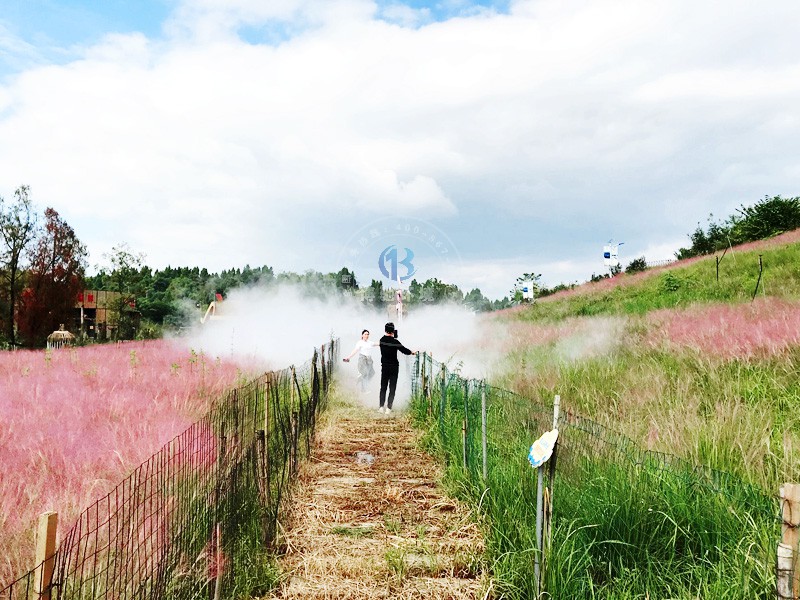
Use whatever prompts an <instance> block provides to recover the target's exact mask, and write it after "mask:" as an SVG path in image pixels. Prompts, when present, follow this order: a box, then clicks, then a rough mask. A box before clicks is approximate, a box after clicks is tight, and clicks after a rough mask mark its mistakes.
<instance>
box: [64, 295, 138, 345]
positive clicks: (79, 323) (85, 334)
mask: <svg viewBox="0 0 800 600" xmlns="http://www.w3.org/2000/svg"><path fill="white" fill-rule="evenodd" d="M121 296H122V295H121V294H120V293H119V292H109V291H105V290H83V291H82V292H80V293H79V294H78V298H77V302H76V303H75V312H74V331H77V332H78V335H79V337H82V338H90V339H95V340H98V341H103V340H109V339H112V338H113V337H114V334H115V331H116V329H117V311H116V307H117V306H118V305H119V300H120V298H121ZM125 312H126V313H127V314H128V316H130V317H131V319H132V322H133V329H134V331H135V330H138V329H139V321H140V318H141V313H139V311H138V310H136V300H133V301H131V302H130V303H129V304H128V306H127V307H126V308H125Z"/></svg>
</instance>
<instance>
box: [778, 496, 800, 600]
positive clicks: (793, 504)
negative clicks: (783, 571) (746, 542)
mask: <svg viewBox="0 0 800 600" xmlns="http://www.w3.org/2000/svg"><path fill="white" fill-rule="evenodd" d="M780 496H781V514H782V516H783V527H782V535H781V537H782V539H781V542H782V543H783V545H785V546H788V547H789V548H790V549H791V551H792V558H791V571H792V584H791V592H792V594H791V596H788V597H789V598H800V568H798V563H797V555H798V547H797V542H798V539H800V529H798V527H800V485H798V484H796V483H784V484H783V485H782V486H781V492H780Z"/></svg>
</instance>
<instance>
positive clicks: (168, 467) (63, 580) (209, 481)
mask: <svg viewBox="0 0 800 600" xmlns="http://www.w3.org/2000/svg"><path fill="white" fill-rule="evenodd" d="M337 353H338V340H334V341H331V343H330V344H328V345H327V346H322V347H321V348H320V349H319V350H315V351H314V356H313V357H312V359H311V360H309V361H308V362H306V363H304V364H303V365H301V366H299V367H294V366H293V367H290V368H287V369H283V370H280V371H273V372H270V373H265V374H264V375H262V376H261V377H259V378H257V379H255V380H253V381H251V382H249V383H248V384H246V385H243V386H242V387H239V388H237V389H235V390H232V391H231V392H229V393H228V394H227V396H226V397H225V398H223V399H221V400H220V401H218V402H217V403H215V405H214V406H213V407H212V408H211V410H210V411H209V413H208V414H207V415H206V416H205V417H204V418H202V419H201V420H199V421H198V422H196V423H194V424H193V425H192V426H190V427H189V428H188V429H187V430H186V431H184V432H183V433H181V434H180V435H178V436H177V437H175V438H174V439H173V440H171V441H170V442H168V443H167V444H166V445H165V446H164V447H163V448H162V449H161V450H160V451H159V452H158V453H156V454H155V455H153V456H152V457H150V458H149V459H148V460H147V461H145V462H144V463H143V464H141V465H140V466H139V467H138V468H136V469H135V470H134V471H133V472H132V473H131V474H130V475H129V476H128V477H127V478H126V479H125V480H124V481H122V482H121V483H120V484H119V485H117V487H116V488H115V489H114V490H112V491H111V492H110V493H109V494H108V495H107V496H105V497H103V498H101V499H99V500H97V501H96V502H94V503H93V504H92V505H91V506H89V507H88V508H87V509H86V510H85V511H84V512H83V513H82V514H81V515H80V516H79V517H78V520H77V522H76V523H75V525H74V526H73V527H72V528H71V529H70V530H69V531H68V532H67V533H66V534H65V535H64V538H63V540H62V542H61V544H60V545H59V547H58V548H57V550H56V553H55V564H54V570H53V577H52V583H51V584H50V585H49V586H45V588H44V589H42V573H44V572H45V571H46V569H44V568H42V566H43V565H37V567H36V569H34V570H33V571H30V572H29V573H27V574H25V575H23V576H22V577H20V578H19V579H17V580H16V581H14V582H13V583H11V584H10V585H9V586H7V587H6V588H5V589H3V590H2V591H0V600H23V599H24V600H28V599H29V598H32V597H43V596H44V595H45V594H47V595H49V596H50V597H52V598H55V599H58V598H64V599H72V598H80V599H84V598H92V599H95V598H115V599H125V598H137V599H143V600H149V599H153V600H156V599H161V598H165V597H170V598H176V599H179V598H187V599H189V598H198V597H212V598H213V597H219V596H220V594H224V595H229V592H230V590H231V588H232V586H233V585H234V572H235V568H236V566H237V561H239V560H241V559H242V556H243V555H244V554H250V553H252V551H253V548H256V549H264V548H269V547H272V546H273V545H274V544H275V540H276V534H277V531H276V530H277V524H278V521H279V519H280V517H281V516H282V514H283V513H282V510H283V508H284V504H285V497H286V492H287V489H288V486H289V484H290V483H291V480H292V478H293V476H294V475H295V473H296V470H297V466H298V462H299V460H300V459H302V458H303V457H305V456H307V455H308V454H309V452H310V449H311V443H312V440H313V436H314V426H315V424H316V418H317V413H318V412H319V411H320V410H321V409H322V408H323V407H324V406H325V404H326V402H327V397H328V391H329V387H330V383H331V381H332V372H333V366H334V365H335V364H336V363H335V360H334V358H335V356H336V355H337ZM247 542H249V543H250V546H249V547H248V546H247ZM247 558H249V556H248V557H247Z"/></svg>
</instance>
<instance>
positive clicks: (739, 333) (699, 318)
mask: <svg viewBox="0 0 800 600" xmlns="http://www.w3.org/2000/svg"><path fill="white" fill-rule="evenodd" d="M648 318H649V320H650V321H651V323H652V324H653V325H654V327H653V330H652V334H651V340H650V341H651V343H653V344H660V343H663V342H664V341H666V342H667V343H668V344H670V345H672V346H677V347H683V348H687V347H688V348H692V349H694V350H696V351H698V352H700V353H702V354H704V355H707V356H711V357H719V358H723V359H735V358H745V359H747V358H754V357H767V356H774V355H776V354H780V353H781V352H783V351H785V350H787V349H788V348H790V347H792V346H798V345H800V304H798V303H797V302H789V301H786V300H779V299H775V298H766V299H760V298H759V299H757V300H756V301H755V302H752V303H747V304H713V305H709V306H700V307H694V308H690V309H685V310H659V311H655V312H653V313H651V314H650V315H649V317H648Z"/></svg>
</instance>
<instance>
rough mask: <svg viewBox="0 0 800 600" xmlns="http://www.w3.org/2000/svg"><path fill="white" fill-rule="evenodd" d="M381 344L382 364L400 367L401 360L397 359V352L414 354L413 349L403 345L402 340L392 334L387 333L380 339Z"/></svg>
mask: <svg viewBox="0 0 800 600" xmlns="http://www.w3.org/2000/svg"><path fill="white" fill-rule="evenodd" d="M380 345H381V365H382V366H387V367H399V366H400V361H398V360H397V352H398V351H399V352H402V353H403V354H413V353H412V352H411V350H409V349H408V348H406V347H405V346H403V344H401V343H400V340H398V339H396V338H393V337H392V336H390V335H385V336H383V337H382V338H381V339H380Z"/></svg>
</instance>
